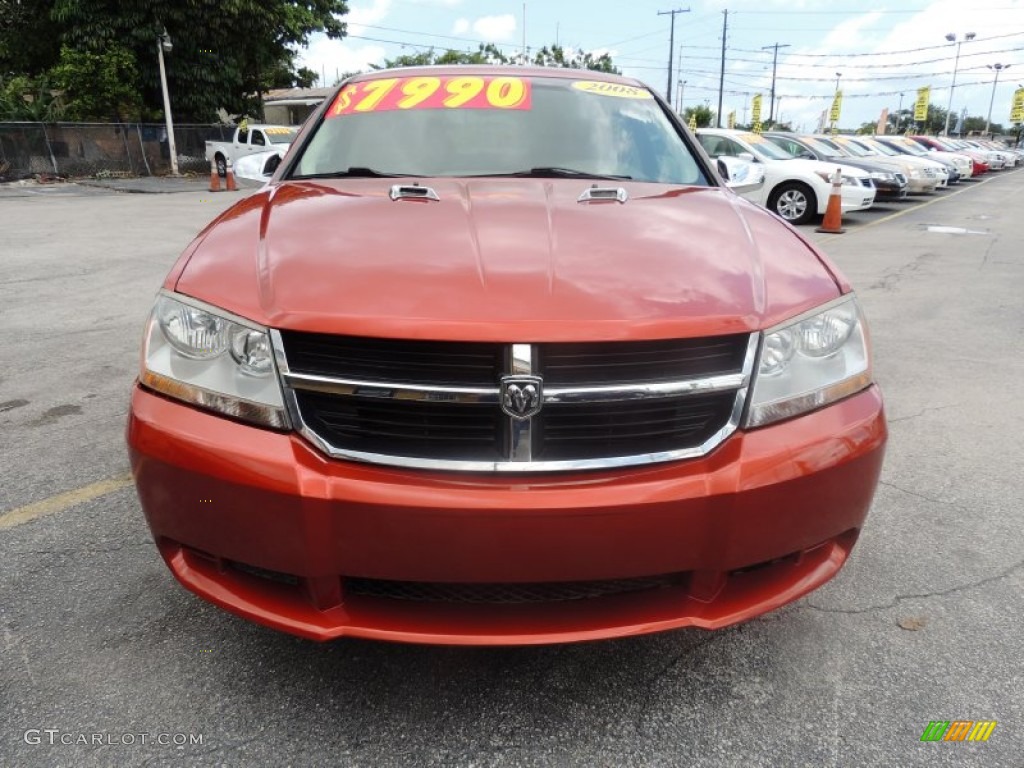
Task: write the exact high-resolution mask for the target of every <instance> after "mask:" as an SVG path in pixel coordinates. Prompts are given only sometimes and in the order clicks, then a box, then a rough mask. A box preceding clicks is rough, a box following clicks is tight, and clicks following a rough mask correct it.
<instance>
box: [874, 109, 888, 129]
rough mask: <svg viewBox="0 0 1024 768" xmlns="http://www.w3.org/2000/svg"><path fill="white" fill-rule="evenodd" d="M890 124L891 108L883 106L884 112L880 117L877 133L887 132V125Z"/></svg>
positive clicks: (876, 127)
mask: <svg viewBox="0 0 1024 768" xmlns="http://www.w3.org/2000/svg"><path fill="white" fill-rule="evenodd" d="M888 124H889V108H888V107H882V114H881V116H880V117H879V118H878V125H877V126H875V133H885V127H886V126H887V125H888Z"/></svg>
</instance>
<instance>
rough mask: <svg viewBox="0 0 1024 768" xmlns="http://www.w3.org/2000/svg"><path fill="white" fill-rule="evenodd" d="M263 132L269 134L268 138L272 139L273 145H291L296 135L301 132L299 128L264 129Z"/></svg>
mask: <svg viewBox="0 0 1024 768" xmlns="http://www.w3.org/2000/svg"><path fill="white" fill-rule="evenodd" d="M263 132H264V133H265V134H267V138H268V139H270V143H271V144H291V143H292V141H293V140H294V139H295V134H297V133H298V132H299V129H298V128H264V129H263Z"/></svg>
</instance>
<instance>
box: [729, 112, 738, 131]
mask: <svg viewBox="0 0 1024 768" xmlns="http://www.w3.org/2000/svg"><path fill="white" fill-rule="evenodd" d="M735 127H736V110H735V109H734V110H733V111H732V112H730V113H729V129H730V130H731V129H733V128H735Z"/></svg>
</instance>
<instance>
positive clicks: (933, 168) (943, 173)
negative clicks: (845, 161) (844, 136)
mask: <svg viewBox="0 0 1024 768" xmlns="http://www.w3.org/2000/svg"><path fill="white" fill-rule="evenodd" d="M853 138H855V139H856V140H857V142H858V143H859V144H861V145H862V146H865V147H868V148H869V149H872V150H874V151H875V152H878V153H879V154H882V155H888V156H889V157H899V158H902V159H904V160H908V161H910V162H912V163H915V164H916V165H917V166H918V167H919V168H922V169H923V170H924V174H925V177H926V178H928V179H934V180H935V183H936V186H937V187H939V188H945V187H948V186H949V171H947V170H946V166H945V165H944V164H942V163H940V162H939V161H938V160H929V159H928V158H927V157H925V156H923V155H913V154H910V153H907V152H900V151H899V150H898V149H895V148H894V147H890V146H889V145H888V144H886V143H885V142H884V141H879V140H878V139H875V138H872V137H871V136H856V137H853Z"/></svg>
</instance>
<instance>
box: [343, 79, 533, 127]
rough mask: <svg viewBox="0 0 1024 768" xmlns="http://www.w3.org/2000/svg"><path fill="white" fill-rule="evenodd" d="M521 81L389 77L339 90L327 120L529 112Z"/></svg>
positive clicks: (525, 85)
mask: <svg viewBox="0 0 1024 768" xmlns="http://www.w3.org/2000/svg"><path fill="white" fill-rule="evenodd" d="M530 105H531V101H530V81H529V80H524V79H523V78H521V77H476V76H468V75H467V76H462V77H389V78H382V79H380V80H364V81H363V82H361V83H353V84H352V85H346V86H345V87H344V88H342V89H341V93H339V94H338V98H336V99H335V100H334V103H333V104H332V105H331V108H330V109H329V110H328V111H327V117H338V116H340V115H358V114H360V113H365V112H390V111H395V110H403V109H523V110H525V109H530Z"/></svg>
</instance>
